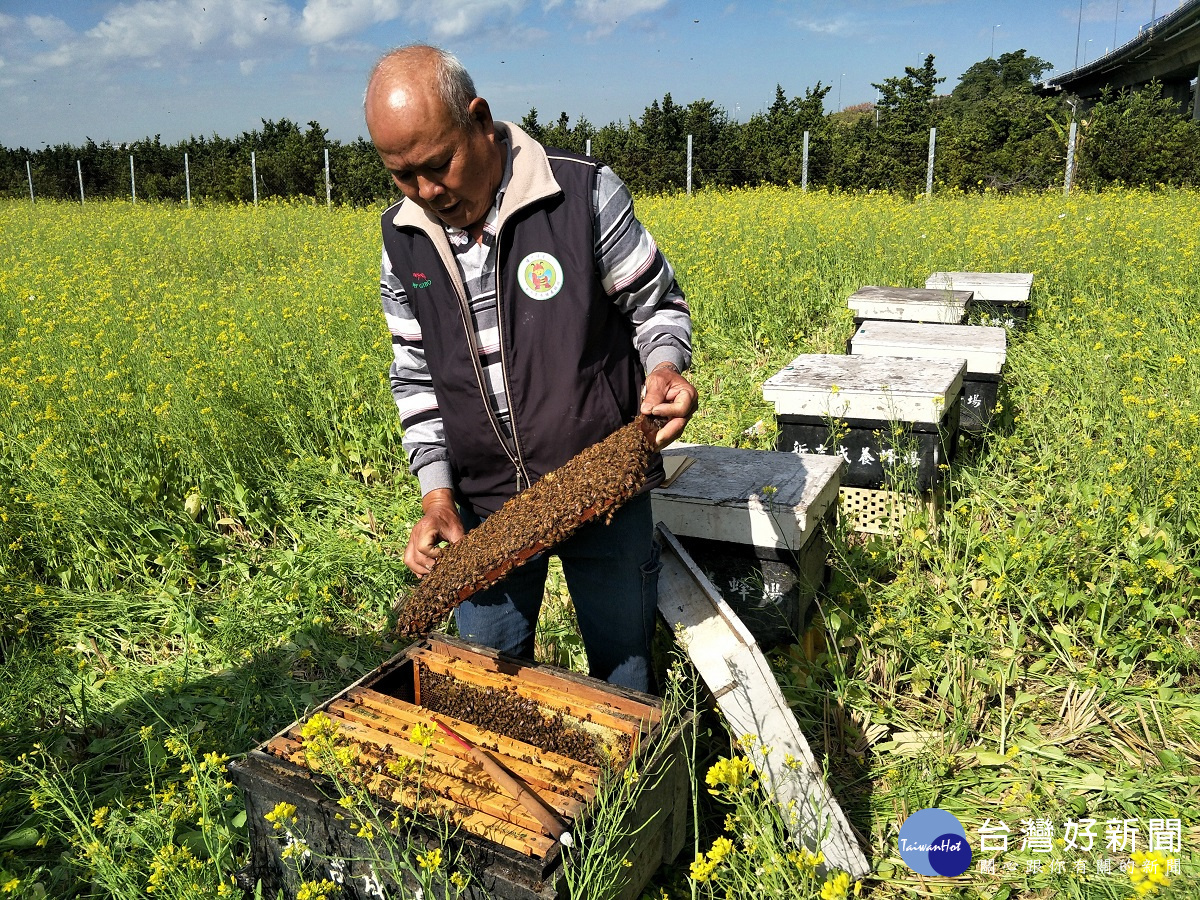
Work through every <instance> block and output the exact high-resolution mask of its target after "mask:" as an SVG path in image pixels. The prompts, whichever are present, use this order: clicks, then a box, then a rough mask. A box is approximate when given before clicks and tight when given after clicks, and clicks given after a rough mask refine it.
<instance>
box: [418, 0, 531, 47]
mask: <svg viewBox="0 0 1200 900" xmlns="http://www.w3.org/2000/svg"><path fill="white" fill-rule="evenodd" d="M524 7H525V0H459V2H457V3H448V4H445V5H444V6H443V7H441V8H439V9H438V10H437V11H436V12H435V13H433V15H432V16H430V20H431V21H430V25H431V26H432V28H433V33H434V35H435V36H436V37H438V38H442V39H445V38H457V37H462V36H463V35H465V34H469V33H471V32H473V31H484V30H486V29H487V28H489V27H491V25H492V23H493V22H494V21H495V20H496V19H498V18H499V19H504V18H508V19H510V18H511V17H513V16H515V15H516V14H517V13H519V12H520V11H521V10H522V9H523V8H524Z"/></svg>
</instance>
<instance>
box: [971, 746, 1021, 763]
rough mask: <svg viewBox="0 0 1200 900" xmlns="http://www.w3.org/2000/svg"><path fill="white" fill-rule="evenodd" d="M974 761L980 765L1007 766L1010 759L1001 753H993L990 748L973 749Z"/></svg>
mask: <svg viewBox="0 0 1200 900" xmlns="http://www.w3.org/2000/svg"><path fill="white" fill-rule="evenodd" d="M974 755H975V761H976V762H978V763H979V765H981V766H1007V765H1008V764H1009V763H1010V762H1012V760H1010V759H1009V758H1008V757H1007V756H1005V755H1004V754H1003V753H995V752H993V751H991V750H975V751H974Z"/></svg>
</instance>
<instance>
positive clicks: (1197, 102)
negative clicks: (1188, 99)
mask: <svg viewBox="0 0 1200 900" xmlns="http://www.w3.org/2000/svg"><path fill="white" fill-rule="evenodd" d="M1192 121H1193V122H1200V66H1197V67H1196V87H1195V88H1194V89H1193V90H1192Z"/></svg>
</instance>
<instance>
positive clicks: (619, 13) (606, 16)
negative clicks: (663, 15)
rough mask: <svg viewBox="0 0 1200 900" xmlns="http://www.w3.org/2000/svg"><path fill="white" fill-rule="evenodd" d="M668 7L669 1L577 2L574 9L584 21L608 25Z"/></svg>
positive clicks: (605, 0) (616, 0) (589, 0)
mask: <svg viewBox="0 0 1200 900" xmlns="http://www.w3.org/2000/svg"><path fill="white" fill-rule="evenodd" d="M666 5H667V0H576V2H575V4H574V8H575V12H576V14H577V15H578V16H579V17H580V18H581V19H583V20H584V21H587V22H592V23H593V24H595V25H606V24H608V23H610V22H611V23H618V22H621V21H622V20H624V19H632V18H633V17H634V16H640V15H641V14H642V13H648V12H655V11H656V10H660V9H662V8H663V7H664V6H666Z"/></svg>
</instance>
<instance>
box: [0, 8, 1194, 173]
mask: <svg viewBox="0 0 1200 900" xmlns="http://www.w3.org/2000/svg"><path fill="white" fill-rule="evenodd" d="M1179 5H1180V3H1179V0H1083V2H1082V17H1081V14H1080V10H1081V4H1080V2H1079V0H1003V2H995V0H841V2H835V0H759V2H754V3H751V2H744V0H741V2H729V0H713V2H708V0H694V2H686V0H454V2H443V0H124V2H113V0H71V2H47V0H40V2H38V0H0V144H3V145H4V146H7V147H10V148H11V147H19V146H23V147H29V148H33V149H37V148H40V147H41V146H42V145H43V144H51V145H52V144H58V143H69V144H77V143H81V142H82V141H83V140H84V139H85V138H87V137H91V138H92V139H93V140H96V141H104V140H109V141H113V142H116V143H121V142H124V141H131V140H135V139H138V138H141V137H145V136H152V135H155V134H161V135H162V138H163V140H164V141H166V142H168V143H170V142H174V141H177V140H180V139H183V138H186V137H187V136H188V135H191V134H195V135H212V134H220V135H222V136H229V137H232V136H236V135H238V134H240V133H242V132H243V131H249V130H252V129H255V128H258V127H260V120H261V119H264V118H266V119H280V118H284V117H286V118H289V119H292V120H294V121H297V122H299V123H300V124H302V125H303V124H305V123H307V122H308V121H309V120H314V119H315V120H316V121H318V122H320V123H321V125H322V126H323V127H325V128H327V129H328V130H329V134H330V137H332V138H336V139H339V140H343V141H345V140H351V139H353V138H355V137H357V136H359V135H364V134H365V129H364V128H363V125H362V114H361V98H362V90H363V83H364V79H365V76H366V73H367V71H368V70H369V69H370V67H371V65H372V64H373V63H374V61H375V59H376V58H378V56H379V55H380V54H381V53H382V52H384V51H385V50H387V49H388V48H389V47H392V46H395V45H398V44H403V43H409V42H412V41H429V42H432V43H436V44H439V45H441V46H444V47H446V48H447V49H449V50H452V51H453V52H454V53H456V54H457V55H458V56H459V58H460V59H462V60H463V62H464V63H465V64H466V66H467V68H468V70H469V71H470V72H471V74H472V75H473V76H474V78H475V82H476V86H477V87H478V89H479V92H480V94H481V95H482V96H484V97H486V98H487V99H488V101H489V102H490V103H491V106H492V111H493V113H494V114H495V115H497V116H498V117H499V118H504V119H520V118H521V117H522V116H524V115H525V113H527V112H528V111H529V109H530V108H531V107H536V108H537V109H538V112H539V114H540V116H541V119H542V120H543V121H546V120H548V119H554V118H557V116H558V114H559V112H560V111H565V112H566V113H567V114H568V115H569V116H570V117H571V120H572V121H575V120H576V119H577V118H578V117H579V116H581V115H582V116H586V117H587V118H588V119H589V120H590V121H591V122H592V123H593V124H595V125H597V126H599V125H603V124H605V123H607V122H612V121H621V122H623V121H625V120H626V119H627V118H638V117H639V116H640V115H641V113H642V111H643V110H644V109H645V107H646V106H647V105H648V104H649V103H650V102H651V101H652V100H655V99H658V98H661V97H662V96H663V95H664V94H665V93H667V92H670V94H671V96H672V97H673V99H674V100H675V101H676V102H678V103H681V104H686V103H688V102H690V101H692V100H697V99H701V98H704V99H708V100H712V101H714V102H715V103H716V104H718V105H719V106H721V107H723V108H724V109H725V110H726V111H727V112H728V113H729V114H730V116H731V117H733V118H735V119H739V120H745V119H747V118H748V117H749V116H751V115H753V114H754V113H755V112H758V111H761V110H763V109H764V108H765V107H766V106H768V105H769V104H770V102H771V100H772V98H773V97H774V93H775V85H776V84H777V83H778V84H781V85H782V86H783V88H784V90H785V91H786V92H787V94H788V95H789V96H794V95H802V94H803V93H804V90H805V89H806V88H808V87H811V86H813V85H815V84H816V83H817V82H818V81H820V82H822V83H824V84H826V85H830V86H831V87H832V90H831V92H830V94H829V96H828V97H827V98H826V105H827V109H828V108H836V107H838V106H839V105H841V106H849V105H852V104H855V103H862V102H866V101H870V100H872V99H873V98H874V96H875V92H874V89H873V88H872V87H871V83H872V82H879V81H882V80H883V79H885V78H887V77H890V76H894V75H901V74H903V70H904V67H905V66H915V65H919V64H920V63H921V61H922V60H923V58H924V56H925V55H926V54H928V53H932V54H934V56H935V57H936V60H935V63H936V66H937V68H938V72H939V74H941V75H944V76H946V79H947V80H946V82H945V84H944V85H943V86H942V89H943V90H944V91H949V90H950V89H951V88H952V87H953V86H954V84H955V83H956V81H957V79H958V76H959V75H961V74H962V72H963V71H964V70H965V69H966V68H967V67H968V66H970V65H971V64H972V63H974V62H977V61H978V60H981V59H985V58H986V57H987V56H988V55H989V54H990V53H991V52H992V50H993V47H994V52H995V55H997V56H999V54H1001V53H1003V52H1005V51H1011V50H1017V49H1022V48H1023V49H1025V50H1027V51H1028V52H1029V53H1030V54H1032V55H1036V56H1040V57H1042V58H1043V59H1046V60H1048V61H1050V62H1051V63H1053V64H1054V66H1055V69H1056V70H1058V71H1065V70H1068V69H1070V68H1072V66H1073V64H1074V62H1075V54H1076V35H1077V32H1079V34H1080V38H1079V46H1080V50H1079V60H1080V62H1083V61H1084V58H1085V56H1086V57H1087V58H1088V59H1094V58H1096V57H1097V56H1098V55H1101V54H1103V53H1104V52H1105V50H1107V49H1109V48H1111V47H1112V46H1113V45H1114V37H1115V41H1116V44H1121V43H1124V42H1125V41H1126V40H1129V39H1130V38H1132V37H1133V36H1135V35H1136V34H1137V31H1138V28H1139V27H1140V26H1141V25H1143V24H1145V23H1147V22H1149V21H1150V19H1151V17H1152V15H1153V14H1157V15H1159V16H1161V15H1163V14H1164V13H1167V12H1170V11H1171V10H1173V9H1175V8H1177V7H1178V6H1179Z"/></svg>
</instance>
